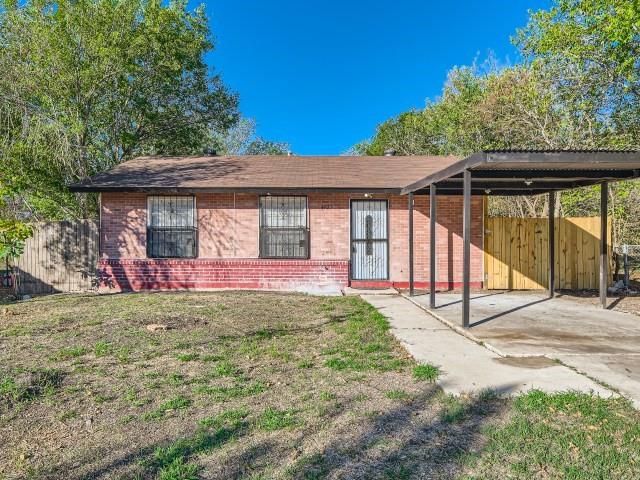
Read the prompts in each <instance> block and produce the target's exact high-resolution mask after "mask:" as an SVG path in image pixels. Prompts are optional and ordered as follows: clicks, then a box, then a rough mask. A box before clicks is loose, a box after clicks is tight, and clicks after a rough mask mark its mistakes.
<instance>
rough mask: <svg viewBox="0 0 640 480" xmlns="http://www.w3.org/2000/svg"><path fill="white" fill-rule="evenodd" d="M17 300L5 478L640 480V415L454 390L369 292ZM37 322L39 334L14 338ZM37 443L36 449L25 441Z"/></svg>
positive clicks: (0, 374) (0, 371)
mask: <svg viewBox="0 0 640 480" xmlns="http://www.w3.org/2000/svg"><path fill="white" fill-rule="evenodd" d="M218 305H224V308H220V307H218ZM10 308H11V309H12V310H15V311H16V314H15V315H3V314H2V312H0V343H1V344H2V348H0V438H8V439H9V442H6V443H7V444H8V446H7V447H6V448H4V449H3V448H2V447H0V457H2V461H0V478H5V477H6V478H43V477H46V478H49V477H51V478H53V477H56V478H57V477H58V476H61V475H68V476H70V477H74V478H90V477H91V476H92V473H93V472H99V471H100V472H106V473H104V475H107V476H109V477H110V478H138V479H142V478H149V479H159V478H164V479H169V480H174V479H176V480H177V479H185V478H222V477H225V478H238V479H244V480H247V479H249V478H253V479H254V480H257V479H274V478H282V479H290V480H293V479H296V480H297V479H321V478H327V477H329V478H333V477H336V478H337V477H339V476H341V475H342V476H349V475H350V474H351V473H354V475H355V476H358V477H359V478H376V479H384V478H394V479H401V478H459V476H460V475H466V476H467V477H466V478H474V479H481V478H482V479H493V478H505V479H506V478H509V479H511V478H513V479H517V480H520V479H525V478H545V479H546V478H549V479H555V478H567V479H587V478H600V479H609V478H612V479H613V478H624V479H627V478H640V441H639V439H640V432H639V431H638V430H639V427H638V425H640V416H639V414H638V412H636V411H635V410H633V409H632V408H631V407H630V406H629V405H628V404H627V403H626V402H625V401H624V400H616V399H613V400H600V399H597V398H591V397H589V396H580V395H576V394H561V395H544V394H540V393H535V392H534V393H531V394H529V395H526V396H522V397H516V398H515V399H505V398H500V397H498V396H496V394H495V392H481V393H478V394H475V395H464V396H460V397H453V396H447V395H444V394H443V392H442V391H441V390H440V388H439V387H438V386H437V385H435V384H434V382H435V380H436V379H437V378H438V374H439V373H440V372H439V371H438V370H437V368H435V367H433V366H430V365H417V364H416V363H415V362H413V361H412V360H411V359H410V357H409V356H408V355H407V353H406V352H405V351H404V350H402V349H401V348H400V346H399V344H398V342H396V340H395V339H394V338H393V337H392V336H391V335H389V332H388V323H387V321H386V320H385V319H384V317H383V316H382V315H381V314H380V313H378V312H376V311H375V310H374V309H373V308H372V307H370V306H369V305H367V304H366V303H365V302H364V301H363V300H362V299H360V298H357V297H331V298H329V297H315V296H307V295H297V294H292V295H288V294H276V293H256V292H251V293H247V292H224V293H220V292H215V293H206V294H205V293H157V294H131V295H106V296H93V295H60V296H51V297H39V298H34V299H33V300H31V301H28V302H19V303H16V304H11V305H10ZM26 319H28V329H27V330H28V332H27V331H26V330H25V332H24V333H25V335H26V336H19V337H16V336H9V334H8V332H10V331H11V330H12V329H16V328H19V327H20V326H21V325H23V324H24V323H25V320H26ZM150 323H162V324H171V325H172V327H173V328H171V329H169V330H167V331H163V332H154V333H150V332H148V330H147V329H146V328H145V326H146V325H148V324H150ZM85 346H86V349H85ZM195 355H199V357H195ZM59 360H65V361H64V362H62V361H60V363H55V362H58V361H59ZM182 360H184V361H182ZM50 362H54V363H53V364H51V363H50ZM48 365H50V366H53V367H55V369H46V368H45V369H43V368H42V366H45V367H46V366H48ZM89 418H91V419H92V421H91V424H92V427H91V428H85V422H86V421H87V419H89ZM61 422H63V423H64V425H62V424H61ZM152 422H158V423H152ZM160 422H161V423H160ZM56 425H59V426H60V428H56V427H55V426H56ZM52 426H53V428H52ZM41 432H46V433H47V435H42V434H41ZM69 432H72V433H73V435H69ZM32 439H36V440H37V442H36V443H37V453H36V454H33V455H32V454H31V453H30V452H29V451H25V450H27V448H26V447H25V448H23V447H21V445H25V446H27V447H30V446H31V443H30V442H33V441H35V440H32ZM34 445H35V444H34ZM105 445H109V447H110V448H113V451H114V452H115V451H117V452H118V455H117V458H115V457H113V456H111V455H101V452H103V451H104V448H105V447H104V446H105ZM80 447H82V448H81V449H80ZM78 449H80V450H78ZM61 452H66V453H61ZM76 452H77V454H78V455H80V456H82V458H84V459H85V460H83V462H79V464H80V466H74V465H75V464H70V463H69V462H68V460H69V459H70V458H71V457H70V456H69V455H70V454H72V455H75V454H76ZM114 459H116V460H118V463H117V465H114V464H113V463H112V461H113V460H114ZM119 459H124V460H123V461H120V460H119ZM283 459H285V460H284V461H283ZM104 475H103V476H104Z"/></svg>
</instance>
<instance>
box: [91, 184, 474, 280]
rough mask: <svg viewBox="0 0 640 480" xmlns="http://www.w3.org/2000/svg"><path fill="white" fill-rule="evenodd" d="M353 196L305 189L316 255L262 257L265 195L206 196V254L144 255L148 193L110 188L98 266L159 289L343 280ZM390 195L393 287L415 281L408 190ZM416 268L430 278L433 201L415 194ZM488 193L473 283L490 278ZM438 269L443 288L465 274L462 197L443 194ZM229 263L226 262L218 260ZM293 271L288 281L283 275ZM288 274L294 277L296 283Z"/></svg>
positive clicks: (202, 244) (108, 274) (201, 200)
mask: <svg viewBox="0 0 640 480" xmlns="http://www.w3.org/2000/svg"><path fill="white" fill-rule="evenodd" d="M352 198H363V196H362V195H356V194H310V195H308V206H309V222H310V223H309V227H310V239H311V258H310V260H277V261H273V260H266V259H258V195H254V194H235V195H234V194H219V193H216V194H199V195H197V196H196V205H197V208H198V230H199V258H198V259H196V260H157V259H146V219H147V216H146V195H145V194H138V193H103V194H102V199H101V203H102V207H101V227H102V228H101V259H102V260H101V264H100V270H101V272H102V282H103V285H104V286H108V287H110V288H116V289H117V288H122V289H134V290H138V289H152V288H217V287H223V286H227V287H229V288H286V289H293V287H294V286H298V287H300V288H303V289H314V288H315V287H317V286H322V287H325V286H329V285H333V286H342V285H346V284H347V283H348V267H346V265H348V260H349V257H350V246H349V231H350V228H349V216H350V211H349V208H350V203H349V200H350V199H352ZM374 198H388V199H389V226H390V228H389V257H390V258H389V261H390V265H389V271H390V280H389V283H392V284H394V285H396V286H400V287H405V286H406V285H407V284H408V277H409V274H408V261H409V259H408V258H409V253H408V233H407V232H408V213H407V197H406V196H399V195H397V196H381V195H376V196H374ZM414 198H415V204H414V240H415V244H414V254H415V257H414V265H415V280H416V285H417V286H418V287H423V286H426V285H427V282H428V278H429V218H428V215H429V198H428V196H422V195H420V196H414ZM482 216H483V205H482V198H481V197H474V198H473V199H472V227H471V230H472V247H471V280H472V282H473V284H474V285H475V286H480V285H481V283H482V276H483V265H482V238H483V237H482V236H483V217H482ZM437 239H438V244H437V252H438V259H437V272H436V278H437V282H438V286H439V287H442V286H444V287H453V286H457V285H459V284H460V282H461V279H462V197H458V196H454V197H438V230H437ZM214 260H224V261H214ZM283 276H285V277H287V278H286V279H285V278H284V277H283ZM289 277H290V278H291V279H290V280H289Z"/></svg>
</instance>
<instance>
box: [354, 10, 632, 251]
mask: <svg viewBox="0 0 640 480" xmlns="http://www.w3.org/2000/svg"><path fill="white" fill-rule="evenodd" d="M513 41H514V43H515V44H516V45H517V46H518V47H519V48H520V50H521V52H522V54H523V57H524V59H525V60H524V61H523V62H522V64H519V65H515V66H508V67H505V68H498V67H497V66H496V65H495V62H493V61H491V60H490V61H488V62H486V63H485V64H483V65H480V66H477V65H474V66H472V67H462V68H455V69H454V70H452V71H451V72H450V73H449V75H448V79H447V82H446V84H445V86H444V89H443V92H442V95H441V96H440V97H439V98H437V99H436V100H433V101H429V102H427V105H426V107H425V108H424V109H422V110H411V111H408V112H405V113H402V114H400V115H399V116H397V117H395V118H392V119H390V120H387V121H386V122H384V123H382V124H381V125H379V126H378V128H377V130H376V132H375V134H374V136H373V137H372V138H371V139H370V140H367V141H365V142H362V143H360V144H358V145H356V147H355V149H356V151H357V152H359V153H362V154H370V155H381V154H382V153H383V152H384V150H386V149H388V148H393V149H395V150H396V151H397V152H398V153H399V154H404V155H411V154H438V155H446V154H454V155H461V156H463V155H468V154H470V153H472V152H474V151H478V150H482V149H492V148H640V2H638V1H637V0H556V2H555V4H554V6H553V8H551V9H550V10H542V11H539V12H532V13H531V15H530V19H529V23H528V24H527V25H526V26H525V27H524V28H523V29H521V30H519V31H518V32H517V33H516V35H515V37H514V39H513ZM611 203H612V205H613V210H614V213H615V215H616V217H615V218H616V221H617V224H616V231H615V232H614V233H615V236H616V239H617V241H619V242H625V241H626V242H634V243H640V221H638V220H637V219H638V218H640V207H639V204H640V189H639V188H638V184H637V182H621V183H616V184H613V185H612V188H611ZM597 204H598V202H597V190H596V189H595V188H587V189H580V190H573V191H569V192H567V193H563V194H562V198H561V208H562V209H563V211H564V213H565V214H568V215H589V214H597V212H598V208H597ZM490 212H491V213H492V214H495V215H522V216H537V215H540V214H546V201H545V199H544V198H543V197H542V198H541V197H529V198H515V199H514V198H508V199H507V198H502V199H501V198H495V197H494V198H492V199H491V203H490Z"/></svg>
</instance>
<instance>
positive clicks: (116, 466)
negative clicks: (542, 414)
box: [49, 386, 506, 480]
mask: <svg viewBox="0 0 640 480" xmlns="http://www.w3.org/2000/svg"><path fill="white" fill-rule="evenodd" d="M355 402H356V401H355V400H350V401H347V402H346V403H344V404H342V406H341V408H336V409H335V410H334V411H332V412H330V413H328V414H327V415H326V416H324V417H323V421H321V422H314V424H313V425H308V426H306V427H301V428H300V429H298V430H293V431H289V432H290V433H289V434H288V439H287V440H282V439H281V438H280V436H279V435H278V434H276V435H268V436H267V438H265V437H264V435H263V436H260V437H254V438H253V439H251V441H247V442H246V445H247V446H246V447H240V448H237V445H236V447H234V450H233V453H230V452H228V451H227V452H226V453H225V455H224V457H221V458H224V460H223V462H224V464H223V465H220V464H216V465H215V470H216V472H209V471H207V472H206V473H207V475H206V478H236V479H240V478H268V474H269V472H271V471H273V470H279V469H280V470H281V469H283V463H284V462H287V463H288V466H287V467H286V472H285V478H292V479H319V478H326V477H332V478H354V479H355V478H361V479H364V478H454V477H456V476H457V475H459V474H460V472H461V468H462V466H463V464H464V459H465V457H466V456H467V455H469V454H473V453H475V452H477V451H478V450H479V449H481V447H482V433H481V429H482V427H483V425H485V424H486V423H488V422H491V421H492V420H493V419H495V418H496V417H497V416H499V415H500V414H501V413H502V411H503V409H504V407H505V405H506V404H505V402H504V401H503V400H499V399H496V398H493V397H489V396H477V397H472V398H469V399H467V400H464V401H463V400H459V399H454V398H452V397H445V396H444V395H443V394H442V392H441V390H440V389H439V388H438V387H436V386H429V387H425V389H424V390H423V391H422V392H421V393H420V394H418V395H416V396H414V397H413V398H412V399H411V400H409V401H400V402H399V403H398V405H397V406H395V407H394V408H391V409H387V410H385V411H382V412H377V413H376V414H375V415H372V416H370V417H365V418H364V419H363V420H362V421H360V422H359V425H356V426H354V425H353V424H351V425H350V423H349V422H346V424H345V422H344V420H345V419H349V418H353V417H352V416H350V411H351V408H350V407H353V406H354V405H353V404H354V403H355ZM340 417H342V418H340ZM334 422H335V423H334ZM334 425H335V426H334ZM340 425H341V426H340ZM328 426H331V428H327V427H328ZM254 428H255V425H254V424H253V423H252V422H250V421H248V420H247V419H244V418H243V419H242V420H237V421H234V422H231V423H229V422H225V423H223V424H218V425H214V426H211V425H209V426H208V427H203V426H200V427H197V428H195V429H194V431H193V433H192V434H191V435H186V436H184V437H181V438H178V439H171V438H170V437H166V441H164V442H159V443H156V444H154V445H151V446H149V447H147V448H144V449H140V450H137V451H133V452H131V453H129V454H126V455H123V456H121V457H119V458H116V459H115V460H112V461H111V462H109V463H106V464H103V465H100V466H99V467H97V468H94V469H92V470H89V471H87V470H84V471H83V472H80V471H77V472H73V470H74V469H73V468H72V467H71V468H70V466H69V465H66V466H64V465H62V466H59V467H58V468H57V469H56V471H54V472H49V473H50V474H51V477H52V478H57V477H56V475H59V474H61V473H64V474H65V478H67V479H69V480H72V479H80V478H96V479H97V478H114V477H116V478H145V479H146V478H163V479H165V478H166V479H180V478H201V476H203V477H204V476H205V475H204V473H205V472H204V471H202V468H201V465H202V463H204V464H205V465H206V463H208V462H211V461H213V462H214V463H215V462H218V461H219V459H217V458H212V457H210V456H209V457H208V456H207V455H208V454H209V455H210V454H213V452H215V451H216V450H217V449H219V448H221V447H223V446H224V445H226V444H228V443H229V442H231V441H233V442H234V443H235V442H241V443H242V442H244V441H245V440H248V439H249V438H250V437H251V435H252V433H253V431H254V430H253V429H254ZM332 430H333V431H332ZM292 433H293V438H292V436H291V434H292ZM327 435H330V436H331V437H332V438H331V439H330V440H329V441H328V442H327V441H326V438H327ZM257 438H260V440H259V441H256V440H257ZM236 448H237V449H236ZM235 452H237V453H235ZM99 455H100V454H99V453H98V452H95V451H93V452H91V456H92V457H94V459H95V458H99ZM92 461H94V460H92V459H90V458H86V459H85V464H86V463H90V462H92ZM76 465H77V464H76ZM125 470H126V471H127V472H130V474H131V473H132V472H137V474H136V473H134V476H133V477H132V476H131V475H130V474H129V476H127V477H119V474H120V472H124V471H125ZM261 474H263V475H264V474H267V477H262V476H260V475H261ZM252 475H253V477H252Z"/></svg>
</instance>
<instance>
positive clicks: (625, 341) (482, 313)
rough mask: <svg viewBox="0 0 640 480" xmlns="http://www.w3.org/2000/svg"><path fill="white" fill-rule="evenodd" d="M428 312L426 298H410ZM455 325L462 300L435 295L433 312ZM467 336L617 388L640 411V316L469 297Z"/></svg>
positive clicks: (512, 296) (523, 296)
mask: <svg viewBox="0 0 640 480" xmlns="http://www.w3.org/2000/svg"><path fill="white" fill-rule="evenodd" d="M412 300H413V301H414V302H417V303H418V304H420V305H421V306H423V307H424V308H427V309H428V305H429V297H428V296H427V295H419V296H415V297H412ZM432 313H433V314H434V315H435V316H436V317H438V318H440V319H441V320H443V321H445V322H447V323H451V324H453V325H460V318H461V296H460V295H459V294H438V295H437V304H436V308H435V309H434V310H433V312H432ZM468 332H469V334H470V335H471V336H473V337H475V338H476V339H477V340H478V341H482V342H484V343H485V344H486V345H487V346H488V347H489V348H492V349H495V350H496V351H498V352H500V353H501V354H503V355H506V356H546V357H548V358H553V359H558V360H560V361H562V362H563V363H565V364H567V365H569V366H571V367H573V368H575V369H576V370H578V371H580V372H582V373H584V374H586V375H588V376H590V377H592V378H595V379H597V380H599V381H600V382H603V383H605V384H607V385H611V386H612V387H614V388H615V389H617V390H619V391H620V392H621V393H622V394H623V395H625V396H627V397H628V398H630V399H631V400H633V402H634V404H635V405H636V407H640V317H638V316H636V315H632V314H629V313H621V312H614V311H610V310H603V309H601V308H598V307H595V306H592V305H589V304H588V303H587V302H581V301H580V300H576V299H572V298H569V297H562V296H559V297H556V298H553V299H550V298H548V297H547V296H546V295H544V294H540V293H530V292H486V293H477V294H474V295H472V300H471V328H470V329H469V330H468Z"/></svg>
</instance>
